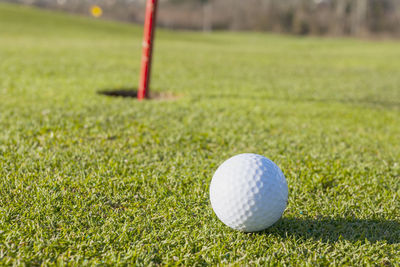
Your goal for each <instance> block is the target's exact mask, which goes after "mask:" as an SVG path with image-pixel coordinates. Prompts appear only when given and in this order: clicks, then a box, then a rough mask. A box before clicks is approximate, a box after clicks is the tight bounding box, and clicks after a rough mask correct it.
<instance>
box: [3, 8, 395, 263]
mask: <svg viewBox="0 0 400 267" xmlns="http://www.w3.org/2000/svg"><path fill="white" fill-rule="evenodd" d="M0 33H1V34H0V264H1V265H4V264H22V263H26V264H28V265H39V264H50V263H53V264H54V263H57V264H62V263H63V262H64V263H66V262H69V263H74V264H78V265H85V264H87V265H89V264H90V265H92V264H102V263H104V264H113V265H114V264H140V265H150V264H152V265H157V264H171V265H173V264H182V265H188V266H190V265H207V264H212V265H214V264H218V263H222V264H228V263H230V264H238V265H253V264H262V265H265V264H273V265H275V264H277V263H280V264H282V265H292V266H293V265H303V264H310V265H328V264H334V265H360V264H365V265H371V264H372V265H375V264H376V265H385V266H390V265H393V266H398V264H399V262H400V253H399V251H400V162H399V161H400V75H399V70H400V43H399V42H395V41H385V42H369V41H362V40H351V39H341V40H336V39H317V38H297V37H285V36H275V35H269V34H261V33H213V34H201V33H189V32H188V33H184V32H169V31H165V30H159V31H158V33H157V43H156V48H155V52H156V54H155V58H154V71H153V83H152V88H153V90H155V91H158V92H168V93H173V94H175V95H176V96H179V98H177V99H175V100H153V101H145V102H138V101H136V100H132V99H122V98H108V97H105V96H101V95H98V94H97V91H99V90H103V89H110V88H125V87H128V88H129V87H134V86H135V85H136V84H137V82H138V75H139V66H140V54H141V38H142V32H141V29H140V27H136V26H131V25H126V24H118V23H114V22H104V21H96V20H92V19H88V18H83V17H73V16H69V15H65V14H57V13H50V12H46V11H39V10H34V9H30V8H26V7H20V6H14V5H5V4H0ZM243 152H253V153H259V154H262V155H265V156H267V157H268V158H270V159H272V160H274V161H275V162H276V163H277V164H278V165H279V166H280V167H281V168H282V170H283V172H284V173H285V175H286V178H287V180H288V184H289V190H290V197H289V204H288V208H287V210H286V212H285V213H284V216H283V218H282V219H281V220H280V221H279V222H278V223H277V224H275V225H274V226H273V227H271V228H270V229H268V230H266V231H263V232H260V233H253V234H245V233H241V232H237V231H233V230H231V229H229V228H228V227H226V226H224V225H223V224H222V223H221V222H220V221H219V220H218V219H217V218H216V216H215V215H214V213H213V211H212V209H211V207H210V203H209V198H208V189H209V183H210V180H211V177H212V175H213V172H214V171H215V170H216V168H217V166H218V165H219V164H221V163H222V162H223V161H224V160H226V159H227V158H229V157H231V156H233V155H236V154H238V153H243Z"/></svg>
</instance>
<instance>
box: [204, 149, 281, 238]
mask: <svg viewBox="0 0 400 267" xmlns="http://www.w3.org/2000/svg"><path fill="white" fill-rule="evenodd" d="M210 200H211V206H212V208H213V210H214V212H215V214H216V215H217V217H218V218H219V219H220V220H221V221H222V222H223V223H225V224H226V225H228V226H229V227H231V228H233V229H236V230H240V231H243V232H257V231H261V230H264V229H266V228H268V227H269V226H271V225H273V224H274V223H275V222H276V221H278V220H279V219H280V218H281V216H282V214H283V212H284V210H285V209H286V205H287V200H288V186H287V183H286V179H285V176H284V175H283V173H282V171H281V170H280V169H279V167H278V166H277V165H276V164H275V163H274V162H272V161H271V160H269V159H267V158H266V157H264V156H261V155H257V154H240V155H237V156H234V157H232V158H230V159H228V160H227V161H225V162H224V163H222V165H221V166H219V168H218V169H217V171H216V172H215V174H214V176H213V178H212V181H211V185H210Z"/></svg>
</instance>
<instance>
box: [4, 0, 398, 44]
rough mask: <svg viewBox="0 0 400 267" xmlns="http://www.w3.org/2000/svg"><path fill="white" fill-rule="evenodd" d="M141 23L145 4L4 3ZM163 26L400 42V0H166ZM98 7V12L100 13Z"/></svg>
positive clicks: (126, 0) (78, 0) (85, 0)
mask: <svg viewBox="0 0 400 267" xmlns="http://www.w3.org/2000/svg"><path fill="white" fill-rule="evenodd" d="M0 2H12V3H20V4H25V5H34V6H37V7H41V8H47V9H54V10H62V11H66V12H71V13H77V14H84V15H93V16H96V17H101V18H104V19H112V20H120V21H126V22H134V23H141V22H142V21H143V19H144V8H145V3H146V1H145V0H0ZM159 2H160V8H159V15H158V25H159V26H161V27H166V28H170V29H188V30H199V31H213V30H232V31H247V30H254V31H269V32H277V33H290V34H296V35H326V36H360V37H381V38H382V37H400V27H399V26H400V1H399V0H285V1H282V0H245V1H243V0H160V1H159ZM94 6H95V7H96V8H95V9H93V8H94Z"/></svg>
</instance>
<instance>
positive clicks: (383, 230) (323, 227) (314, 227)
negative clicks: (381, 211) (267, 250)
mask: <svg viewBox="0 0 400 267" xmlns="http://www.w3.org/2000/svg"><path fill="white" fill-rule="evenodd" d="M259 234H274V235H275V234H277V235H280V236H282V237H291V236H294V237H298V238H304V239H310V238H311V239H315V240H321V241H322V242H336V241H339V240H349V241H365V240H368V241H369V242H372V243H373V242H377V241H386V242H387V243H389V244H399V243H400V223H399V222H397V221H385V220H372V219H371V220H369V219H344V218H339V219H330V218H322V219H311V218H304V219H303V218H282V219H281V220H280V221H279V222H277V223H276V224H275V226H273V227H271V228H269V229H267V230H265V231H262V232H259Z"/></svg>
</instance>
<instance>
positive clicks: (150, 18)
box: [138, 0, 158, 100]
mask: <svg viewBox="0 0 400 267" xmlns="http://www.w3.org/2000/svg"><path fill="white" fill-rule="evenodd" d="M157 2H158V0H147V5H146V18H145V21H144V36H143V54H142V68H141V74H140V82H139V90H138V99H139V100H143V99H145V98H147V97H149V86H150V72H151V58H152V52H153V39H154V32H155V28H156V15H157Z"/></svg>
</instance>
